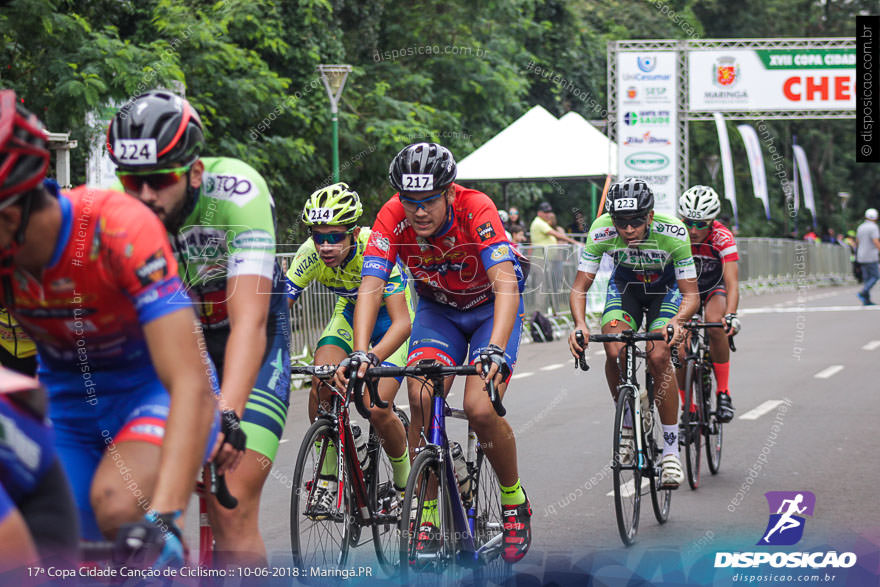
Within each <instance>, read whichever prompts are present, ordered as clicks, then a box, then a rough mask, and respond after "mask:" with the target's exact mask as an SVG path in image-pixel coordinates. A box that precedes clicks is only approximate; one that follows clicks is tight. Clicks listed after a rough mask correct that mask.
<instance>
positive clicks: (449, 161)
mask: <svg viewBox="0 0 880 587" xmlns="http://www.w3.org/2000/svg"><path fill="white" fill-rule="evenodd" d="M456 173H457V169H456V166H455V159H454V158H453V157H452V153H451V152H450V151H449V149H447V148H446V147H444V146H443V145H438V144H437V143H413V144H412V145H408V146H406V147H404V148H403V150H402V151H400V153H398V154H397V156H396V157H394V160H393V161H392V162H391V167H389V168H388V179H390V180H391V185H392V186H394V189H396V190H397V191H399V192H425V191H435V190H439V189H443V188H445V187H447V186H449V185H450V184H451V183H452V182H453V181H455V176H456ZM427 175H430V176H431V178H432V179H431V180H430V181H426V179H427V178H426V177H415V176H427Z"/></svg>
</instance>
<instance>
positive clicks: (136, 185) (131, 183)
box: [116, 166, 191, 193]
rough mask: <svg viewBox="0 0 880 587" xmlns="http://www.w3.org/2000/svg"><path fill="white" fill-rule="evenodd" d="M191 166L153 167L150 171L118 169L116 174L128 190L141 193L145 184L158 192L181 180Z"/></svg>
mask: <svg viewBox="0 0 880 587" xmlns="http://www.w3.org/2000/svg"><path fill="white" fill-rule="evenodd" d="M190 167H191V166H186V167H175V168H174V169H151V170H150V171H117V172H116V176H117V177H118V178H119V181H120V183H122V187H124V188H125V191H127V192H133V193H140V191H141V189H143V186H144V184H147V185H148V186H150V189H151V190H153V191H154V192H158V191H159V190H164V189H165V188H169V187H171V186H173V185H175V184H176V183H177V182H179V181H180V179H181V178H182V177H184V176H185V175H186V174H187V172H188V171H189V169H190Z"/></svg>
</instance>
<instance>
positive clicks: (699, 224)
mask: <svg viewBox="0 0 880 587" xmlns="http://www.w3.org/2000/svg"><path fill="white" fill-rule="evenodd" d="M682 222H683V223H684V225H685V226H687V227H688V228H696V229H697V230H703V229H704V228H709V227H710V226H712V221H711V220H691V219H690V218H683V219H682Z"/></svg>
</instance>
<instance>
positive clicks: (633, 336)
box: [590, 330, 666, 343]
mask: <svg viewBox="0 0 880 587" xmlns="http://www.w3.org/2000/svg"><path fill="white" fill-rule="evenodd" d="M665 339H666V337H665V336H664V335H663V333H662V332H635V331H633V330H624V331H623V332H614V333H611V334H591V335H590V342H624V343H625V342H630V341H632V342H641V341H644V340H665Z"/></svg>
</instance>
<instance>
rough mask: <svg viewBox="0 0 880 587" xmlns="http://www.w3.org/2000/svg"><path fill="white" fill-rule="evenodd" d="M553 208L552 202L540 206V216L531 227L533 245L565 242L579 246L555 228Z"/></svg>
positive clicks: (533, 221)
mask: <svg viewBox="0 0 880 587" xmlns="http://www.w3.org/2000/svg"><path fill="white" fill-rule="evenodd" d="M552 218H553V207H552V206H551V205H550V202H541V203H540V204H538V215H537V216H536V217H535V219H534V220H532V224H531V226H530V227H529V233H530V238H531V241H532V244H533V245H555V244H558V243H559V241H564V242H567V243H570V244H573V245H576V244H578V243H577V241H575V240H574V239H572V238H570V237H568V236H566V234H565V233H564V232H562V231H561V230H558V229H556V228H553V224H552Z"/></svg>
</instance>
